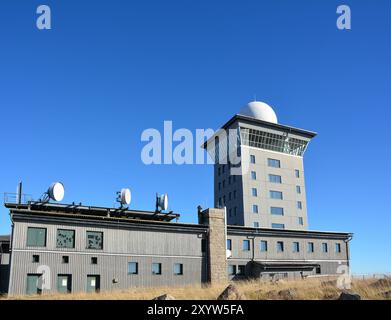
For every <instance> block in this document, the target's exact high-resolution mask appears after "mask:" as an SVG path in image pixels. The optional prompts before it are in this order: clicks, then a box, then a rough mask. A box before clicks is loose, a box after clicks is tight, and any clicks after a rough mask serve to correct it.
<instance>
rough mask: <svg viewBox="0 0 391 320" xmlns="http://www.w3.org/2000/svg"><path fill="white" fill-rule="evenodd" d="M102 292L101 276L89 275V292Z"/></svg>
mask: <svg viewBox="0 0 391 320" xmlns="http://www.w3.org/2000/svg"><path fill="white" fill-rule="evenodd" d="M99 290H100V276H99V275H88V276H87V292H99Z"/></svg>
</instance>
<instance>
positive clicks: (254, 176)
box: [251, 171, 257, 180]
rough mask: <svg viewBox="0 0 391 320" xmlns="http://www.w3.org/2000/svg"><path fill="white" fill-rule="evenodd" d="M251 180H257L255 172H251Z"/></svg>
mask: <svg viewBox="0 0 391 320" xmlns="http://www.w3.org/2000/svg"><path fill="white" fill-rule="evenodd" d="M251 179H252V180H257V173H256V172H255V171H251Z"/></svg>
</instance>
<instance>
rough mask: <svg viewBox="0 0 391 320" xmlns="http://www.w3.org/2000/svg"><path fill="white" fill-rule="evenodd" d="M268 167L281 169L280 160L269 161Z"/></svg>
mask: <svg viewBox="0 0 391 320" xmlns="http://www.w3.org/2000/svg"><path fill="white" fill-rule="evenodd" d="M267 165H268V166H269V167H273V168H281V163H280V160H277V159H270V158H269V159H267Z"/></svg>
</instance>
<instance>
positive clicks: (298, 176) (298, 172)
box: [295, 169, 300, 178]
mask: <svg viewBox="0 0 391 320" xmlns="http://www.w3.org/2000/svg"><path fill="white" fill-rule="evenodd" d="M295 176H296V178H300V171H299V170H297V169H295Z"/></svg>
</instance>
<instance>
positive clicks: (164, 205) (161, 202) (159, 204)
mask: <svg viewBox="0 0 391 320" xmlns="http://www.w3.org/2000/svg"><path fill="white" fill-rule="evenodd" d="M167 209H168V194H167V193H165V194H162V195H161V196H160V197H159V195H158V194H157V193H156V209H155V212H156V213H158V212H161V211H166V210H167Z"/></svg>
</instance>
